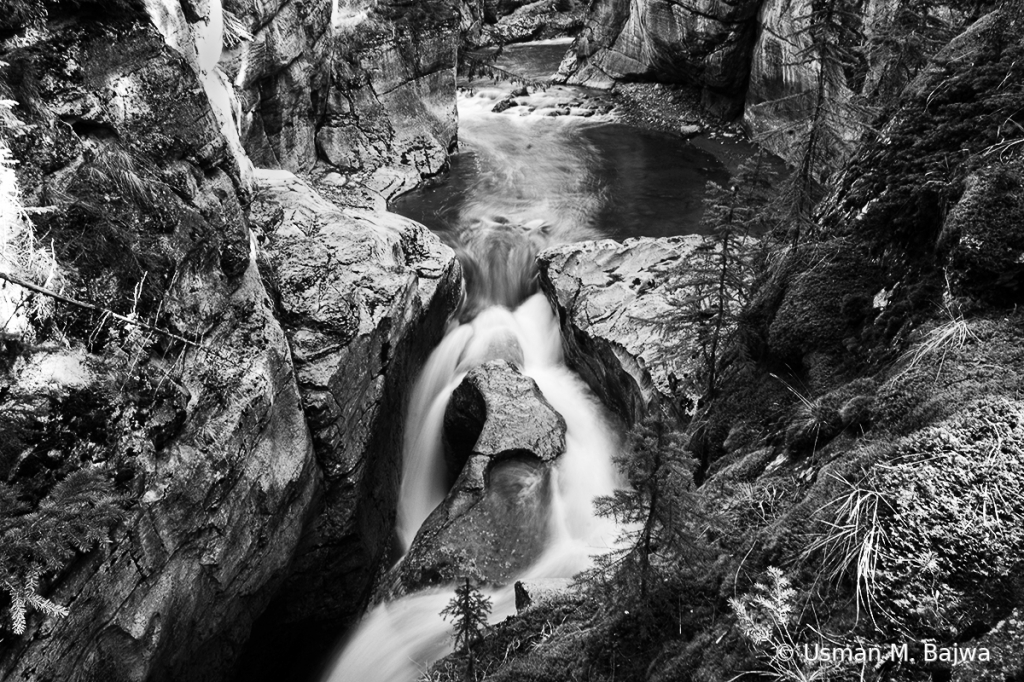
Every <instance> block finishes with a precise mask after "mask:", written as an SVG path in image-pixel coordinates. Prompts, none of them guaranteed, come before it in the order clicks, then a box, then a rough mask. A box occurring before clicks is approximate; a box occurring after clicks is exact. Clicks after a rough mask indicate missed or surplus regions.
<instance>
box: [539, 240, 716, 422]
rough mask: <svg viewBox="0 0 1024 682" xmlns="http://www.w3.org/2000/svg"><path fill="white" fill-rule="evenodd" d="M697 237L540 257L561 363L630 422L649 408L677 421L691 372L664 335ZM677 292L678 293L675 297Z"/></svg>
mask: <svg viewBox="0 0 1024 682" xmlns="http://www.w3.org/2000/svg"><path fill="white" fill-rule="evenodd" d="M699 242H700V238H699V237H696V236H690V237H671V238H668V239H651V238H648V237H643V238H640V239H627V240H626V241H625V242H623V243H619V242H615V241H612V240H603V241H594V242H580V243H577V244H570V245H566V246H559V247H555V248H552V249H548V250H546V251H543V252H542V253H541V254H540V256H539V257H538V261H539V263H540V282H541V288H542V289H543V290H544V293H545V295H547V297H548V299H549V300H550V301H551V303H552V305H554V306H555V308H556V310H558V311H559V319H560V320H562V335H563V339H564V345H565V350H566V361H567V362H568V364H569V365H570V366H571V367H572V368H573V369H575V370H576V371H577V372H579V373H580V375H581V376H582V377H583V378H584V379H585V380H586V381H587V383H588V384H590V386H591V388H592V389H593V390H594V391H595V392H596V393H597V394H598V395H599V396H601V398H602V400H603V401H604V402H605V404H606V405H609V406H611V407H612V408H613V409H614V410H615V411H616V412H617V413H618V414H619V415H621V416H622V417H623V418H624V419H626V420H627V421H628V422H629V423H636V422H637V421H639V419H640V418H641V417H642V416H643V415H644V414H645V413H646V412H647V411H648V410H650V409H664V410H666V411H667V412H668V413H669V414H672V415H675V416H679V415H680V414H681V409H682V403H683V401H685V400H686V394H687V392H688V391H689V390H690V389H691V387H690V385H689V380H690V379H691V378H692V377H693V372H694V367H693V366H692V365H691V362H692V361H691V360H690V358H689V357H687V355H686V354H685V353H680V352H679V348H680V347H685V346H686V343H687V341H688V336H687V334H688V330H687V329H685V328H678V329H677V328H673V329H671V330H669V329H667V328H666V327H665V325H664V314H665V313H666V312H668V311H670V310H671V304H670V302H669V296H670V294H671V289H670V287H669V280H670V278H672V277H673V276H678V274H679V273H681V272H683V271H684V268H685V263H686V259H687V258H688V257H689V256H690V254H691V253H692V252H693V249H694V248H695V247H696V246H697V244H699ZM677 293H678V292H677Z"/></svg>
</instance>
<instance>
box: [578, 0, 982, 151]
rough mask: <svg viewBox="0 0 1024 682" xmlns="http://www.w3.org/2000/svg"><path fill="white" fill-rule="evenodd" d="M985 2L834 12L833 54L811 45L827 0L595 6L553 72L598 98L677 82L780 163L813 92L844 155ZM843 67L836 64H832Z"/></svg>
mask: <svg viewBox="0 0 1024 682" xmlns="http://www.w3.org/2000/svg"><path fill="white" fill-rule="evenodd" d="M991 4H992V3H989V2H981V3H976V5H974V6H972V7H964V6H962V4H960V3H935V4H934V6H931V7H928V8H926V9H925V10H923V11H922V10H921V9H920V8H919V7H917V6H916V5H914V4H913V3H911V2H908V1H906V0H857V1H856V2H841V3H837V4H834V5H833V6H832V7H833V11H832V13H831V14H830V15H829V19H828V21H832V22H833V23H834V24H836V25H837V26H839V25H841V28H839V29H836V30H833V31H832V32H833V33H834V34H835V35H834V36H832V35H830V37H829V39H828V40H829V41H831V42H830V49H831V50H834V51H835V52H836V53H837V54H839V53H841V58H839V59H835V58H834V57H835V55H833V56H831V57H829V58H827V59H825V60H823V59H822V55H821V54H820V50H818V49H817V48H816V47H815V46H814V44H813V40H812V35H814V34H815V32H817V31H819V29H818V28H817V27H816V25H818V24H820V23H821V22H823V21H825V19H823V17H824V15H825V14H827V13H828V11H829V10H828V8H829V3H828V2H824V1H822V2H812V0H686V1H684V2H667V1H665V0H597V1H596V2H594V3H593V4H592V5H591V6H590V10H589V12H588V15H587V19H586V23H585V26H584V28H583V30H582V31H581V32H580V34H579V36H578V37H577V39H576V41H575V43H574V44H573V47H572V49H570V51H569V53H568V54H567V56H566V59H565V61H564V62H563V64H562V68H561V75H562V76H563V77H564V78H566V79H567V81H568V82H570V83H576V84H580V85H588V86H593V87H599V88H609V87H613V86H614V84H615V83H616V82H621V81H660V82H668V83H684V84H688V85H691V86H694V87H696V88H698V89H699V90H700V91H701V93H702V102H703V106H704V108H705V109H706V110H707V111H708V112H709V113H711V114H712V115H714V116H718V117H722V118H726V119H732V118H737V117H740V116H742V119H743V122H744V124H745V126H746V127H747V129H748V130H749V132H750V133H751V134H752V135H753V136H754V137H755V138H756V139H757V140H758V141H759V142H760V143H761V144H763V145H764V146H766V147H767V148H769V149H771V150H772V151H774V152H776V153H777V154H779V155H780V156H782V157H783V158H788V159H791V158H794V157H796V156H797V155H798V154H799V152H800V149H799V146H800V145H799V141H800V140H802V139H804V138H806V135H805V132H806V127H807V126H806V121H807V119H808V118H810V117H811V115H812V114H813V112H814V110H815V103H816V100H817V92H818V84H819V80H821V82H822V85H823V93H824V97H825V99H826V101H828V102H829V106H830V107H831V109H833V110H835V111H839V110H841V114H842V115H839V114H838V113H837V114H835V115H834V116H832V118H834V119H835V122H834V127H835V128H836V129H837V131H836V132H837V134H836V136H835V137H836V140H835V142H834V144H833V145H832V146H833V147H835V149H834V150H832V153H833V154H834V155H842V154H843V153H845V151H844V150H848V148H849V147H852V145H853V143H854V142H856V140H857V139H859V137H860V135H861V133H862V132H863V130H864V128H865V126H866V125H867V124H868V123H869V122H870V120H871V117H872V116H873V115H874V113H875V110H874V108H873V107H875V106H877V105H879V104H880V103H883V102H885V101H889V100H891V99H893V98H895V97H896V96H897V95H898V93H899V91H900V89H901V88H902V87H903V85H905V84H906V83H907V82H908V81H909V80H910V79H911V78H913V76H914V74H915V73H916V72H917V70H918V69H920V68H921V67H922V66H923V65H924V63H925V62H926V61H927V59H928V57H929V56H930V55H931V54H932V53H934V51H935V50H937V49H938V48H939V47H941V45H943V44H944V43H945V42H946V41H948V40H949V39H950V38H952V36H953V35H955V34H956V33H957V32H958V31H959V30H962V28H963V27H965V26H966V25H968V24H970V23H971V22H972V21H974V20H975V19H976V18H977V17H978V16H980V14H981V13H982V12H983V11H985V9H986V8H988V7H989V6H990V5H991ZM840 62H842V64H840Z"/></svg>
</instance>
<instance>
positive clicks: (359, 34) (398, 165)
mask: <svg viewBox="0 0 1024 682" xmlns="http://www.w3.org/2000/svg"><path fill="white" fill-rule="evenodd" d="M434 4H435V5H436V7H435V6H433V5H431V6H426V5H429V3H426V2H421V3H417V4H412V5H409V4H400V3H387V2H385V3H369V2H366V3H359V2H357V3H343V4H339V3H333V4H332V3H331V2H330V1H329V0H317V1H316V2H310V3H292V2H280V1H275V0H270V1H269V2H262V1H252V0H227V2H223V4H222V2H221V0H206V2H197V3H191V2H185V3H178V2H176V1H174V0H165V1H164V2H162V3H160V2H158V0H149V12H150V14H151V15H152V16H153V18H154V20H155V21H156V23H157V24H158V25H160V26H161V29H162V30H163V32H164V33H165V35H168V36H170V38H169V42H170V43H171V44H173V45H175V46H176V47H178V48H179V49H180V50H181V51H182V52H183V53H184V54H186V55H189V54H195V55H196V57H195V59H196V61H197V62H198V61H200V60H202V59H203V53H204V51H205V52H216V55H215V56H214V57H212V58H209V59H210V61H212V62H213V63H212V64H210V65H209V67H208V68H209V70H211V71H214V70H216V72H217V73H218V74H219V75H218V76H217V78H218V79H219V80H221V81H223V84H224V85H225V97H226V98H228V99H230V102H229V106H230V108H231V117H232V120H233V124H234V125H235V126H236V127H237V128H238V132H239V137H240V139H241V142H242V144H243V146H244V147H245V149H246V151H247V152H248V155H249V157H250V158H251V159H252V161H253V162H254V163H255V164H256V165H257V166H260V167H264V168H284V169H288V170H292V171H296V172H306V171H310V170H312V169H314V168H315V167H316V166H317V164H325V165H327V166H328V167H333V168H334V169H336V170H338V171H341V172H343V173H356V174H358V175H359V176H360V177H359V179H361V180H365V181H366V182H367V184H368V185H369V186H370V187H371V188H372V189H373V190H375V191H380V192H383V193H384V195H385V198H389V197H390V196H391V195H393V194H394V193H396V192H398V191H401V190H402V189H406V190H407V189H409V188H410V187H413V186H415V185H416V184H417V183H418V182H419V181H420V179H421V176H423V175H433V174H436V173H437V172H438V171H439V170H440V169H441V168H443V167H444V166H445V164H446V161H447V152H448V150H449V148H450V147H451V146H452V144H453V142H454V140H455V118H456V115H455V104H454V101H455V100H454V93H455V72H454V69H455V50H456V39H457V33H456V25H455V13H454V11H453V9H452V8H449V7H445V6H442V5H441V4H440V3H434ZM211 31H212V32H213V33H216V34H217V36H219V35H223V40H224V49H223V50H222V51H220V50H216V49H215V48H211V47H209V42H210V40H211V39H213V38H211V37H210V36H208V34H209V33H210V32H211ZM214 64H215V65H216V69H214ZM382 167H390V168H391V170H390V171H388V172H386V173H385V172H384V171H381V172H382V173H385V174H384V176H383V177H376V176H374V172H375V171H379V170H380V169H381V168H382ZM328 170H330V168H328Z"/></svg>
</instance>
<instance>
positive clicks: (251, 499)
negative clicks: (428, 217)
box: [0, 1, 461, 680]
mask: <svg viewBox="0 0 1024 682" xmlns="http://www.w3.org/2000/svg"><path fill="white" fill-rule="evenodd" d="M54 7H56V9H54V8H51V10H50V22H49V23H46V24H40V26H39V28H38V29H34V30H33V31H31V32H29V33H27V34H24V35H21V36H15V37H14V38H12V39H7V38H5V39H4V42H3V43H2V44H0V57H2V60H3V61H4V62H8V63H9V64H10V66H9V67H5V68H3V69H2V70H0V99H3V100H11V101H13V102H15V103H16V104H15V106H14V107H13V108H12V109H11V110H10V111H9V112H8V111H7V109H6V107H0V116H2V123H0V133H2V134H3V136H4V138H5V139H6V141H7V143H8V145H9V146H10V148H11V149H12V151H13V154H14V156H15V158H16V159H17V160H18V162H19V164H18V166H17V174H18V180H19V184H20V186H21V188H22V192H23V195H24V197H23V198H24V201H25V203H26V205H28V206H42V205H45V206H50V207H52V208H50V209H47V211H46V212H44V213H40V214H39V215H37V216H35V221H34V222H35V228H36V232H37V234H38V236H40V237H41V238H42V239H45V241H46V243H48V244H50V243H52V249H53V255H54V256H55V269H54V271H53V273H51V274H52V275H54V276H53V277H51V279H50V280H49V282H48V283H47V286H50V287H53V288H60V289H61V292H62V293H63V294H64V295H65V296H70V297H72V298H75V299H81V300H84V301H87V302H88V303H90V304H92V305H96V306H100V307H102V308H108V309H111V310H113V311H114V312H116V313H118V314H121V315H126V316H129V317H134V318H136V319H142V320H147V321H150V322H151V323H152V324H154V325H155V326H157V327H159V328H160V329H162V330H164V331H163V332H144V331H141V330H140V329H138V328H136V327H133V326H131V325H128V326H124V325H122V324H121V323H120V322H113V321H111V320H110V319H109V318H105V317H104V316H103V315H101V314H99V313H97V312H95V311H90V310H86V309H81V308H78V307H76V306H74V305H67V304H57V305H56V306H53V305H51V306H50V307H49V308H47V310H50V311H51V312H52V315H51V316H50V317H47V318H45V319H43V318H42V317H39V316H36V317H34V318H33V325H32V331H30V332H24V330H22V331H20V332H19V335H18V336H17V337H11V338H8V336H7V335H5V336H4V339H3V344H2V350H3V354H4V357H3V361H2V362H0V369H2V371H3V373H2V375H0V382H2V383H0V387H2V389H3V390H0V413H2V417H0V418H2V419H3V420H4V423H5V427H4V430H5V431H6V430H7V426H6V424H11V425H12V431H11V433H12V434H14V436H13V440H10V442H5V443H4V445H3V447H2V448H0V455H2V456H0V465H2V466H0V474H2V475H3V477H4V480H5V481H7V482H8V483H10V484H11V485H19V486H28V488H25V489H26V490H29V488H31V493H32V494H33V495H42V494H45V492H46V491H47V490H48V489H49V488H50V487H52V486H53V485H54V483H55V482H57V481H59V480H61V478H62V477H64V476H66V475H67V474H68V472H72V471H76V470H80V469H83V468H84V469H88V470H90V471H96V472H99V473H100V474H102V475H105V476H107V477H109V478H110V480H111V481H112V484H114V485H116V486H117V489H118V491H119V492H121V493H123V494H124V495H125V499H126V500H127V502H126V505H127V508H126V511H125V520H124V522H123V523H122V524H121V525H120V526H119V527H118V528H116V529H115V530H114V536H113V542H112V544H111V546H110V548H109V551H106V552H100V551H96V552H93V553H90V554H88V555H86V556H82V557H79V558H78V559H77V560H76V561H75V562H74V563H73V564H71V565H70V566H69V567H68V568H67V569H66V570H65V571H64V572H63V573H61V574H60V575H49V574H47V575H46V576H45V578H46V579H48V580H51V583H50V584H49V586H48V587H47V585H44V589H47V588H48V589H49V590H50V591H49V592H48V594H49V595H50V597H51V598H53V599H54V600H55V601H57V602H58V603H61V604H64V605H66V606H68V608H69V610H70V613H71V615H70V616H68V617H67V618H64V619H43V618H42V617H41V616H40V615H39V614H34V615H33V614H31V613H30V616H31V617H30V621H29V626H30V627H29V631H28V633H27V634H26V635H24V636H22V637H21V638H15V637H10V638H5V639H4V641H3V642H2V643H0V676H2V677H4V678H5V679H25V680H29V679H32V680H36V679H62V680H79V679H81V680H92V679H99V678H102V677H110V676H114V677H115V678H116V679H125V680H163V679H194V680H207V679H209V680H220V679H225V677H227V676H228V675H229V674H230V672H231V669H232V667H233V665H234V662H235V661H236V659H237V658H238V657H239V655H240V654H241V652H242V648H243V645H244V644H245V643H246V641H247V640H249V639H250V634H251V630H252V628H253V624H254V622H255V621H256V619H257V617H258V616H259V615H260V614H261V613H262V612H264V611H265V609H266V608H267V606H268V604H270V603H271V600H272V598H273V597H274V595H275V594H277V595H279V596H278V598H277V600H276V601H275V602H273V605H272V606H271V609H270V611H269V613H270V614H272V615H271V616H269V617H268V618H267V619H266V620H265V621H261V622H260V623H259V624H258V626H257V634H259V633H263V634H265V635H268V636H270V637H271V638H273V635H275V634H279V631H278V630H276V629H275V628H274V627H265V623H271V624H276V623H277V619H280V621H279V624H280V625H281V626H282V627H285V628H289V629H290V630H291V631H292V632H293V633H300V632H302V629H301V628H302V627H303V626H306V627H307V628H312V626H311V625H310V624H311V623H315V624H316V626H317V628H319V627H320V626H322V625H323V624H324V623H327V622H329V623H330V624H332V625H333V626H335V627H340V625H341V624H343V623H345V622H347V620H348V619H351V618H352V617H354V615H355V614H356V613H358V611H359V609H360V608H361V605H362V604H363V603H365V601H366V600H367V599H368V596H369V594H368V591H369V582H370V579H371V577H372V574H373V572H374V571H375V570H376V568H377V564H378V562H380V561H381V559H382V558H383V557H384V556H385V555H386V552H387V550H388V547H389V544H390V535H391V527H392V525H393V517H394V504H395V496H396V494H397V488H398V472H399V466H398V456H399V452H400V434H401V423H400V420H401V415H402V413H403V407H404V405H403V398H402V396H403V395H404V393H405V389H406V385H407V383H408V382H410V381H411V379H412V377H413V375H414V374H415V372H416V371H417V368H418V366H419V363H420V362H422V360H423V354H424V353H425V352H426V350H427V349H429V347H430V346H431V345H432V344H433V343H434V342H435V341H436V340H438V339H439V338H440V336H441V334H442V331H443V328H444V325H445V324H446V322H447V320H448V317H449V315H450V314H451V312H452V311H453V310H454V308H455V306H456V304H457V302H458V297H459V295H460V291H461V275H460V272H459V270H458V267H457V264H456V261H455V259H454V255H453V254H452V252H451V251H450V250H449V249H447V248H446V247H443V246H442V245H441V244H440V242H439V241H438V240H436V238H434V237H433V236H432V235H430V234H429V232H427V231H426V229H425V228H423V227H421V226H419V225H416V224H414V223H411V222H409V221H406V220H403V219H400V218H398V217H397V216H392V215H388V214H384V213H380V212H379V211H373V210H369V209H362V210H361V209H357V208H345V207H344V206H345V205H346V204H359V205H370V206H376V207H378V208H379V207H380V206H381V204H382V203H383V197H384V196H387V195H388V193H389V192H392V191H397V189H399V188H407V187H409V186H410V185H411V184H413V183H415V182H418V181H419V180H420V179H421V178H422V176H423V175H429V174H431V173H435V172H437V170H438V169H439V168H440V167H441V166H442V165H443V164H444V163H445V159H446V156H445V154H446V152H447V149H448V146H449V145H450V143H451V140H452V139H453V136H454V73H453V64H454V61H453V60H454V42H453V41H452V38H451V35H452V34H450V33H446V32H445V31H446V30H447V29H446V28H445V26H439V25H437V24H436V23H435V24H429V23H428V24H425V25H420V26H418V29H419V30H417V31H413V30H411V29H410V28H409V26H410V25H411V23H410V22H409V21H406V22H405V24H404V26H405V28H404V29H403V28H400V27H399V24H400V23H401V22H400V19H401V17H390V18H385V19H380V18H379V17H378V19H377V20H376V21H377V22H378V23H377V24H376V26H377V29H376V30H381V26H387V25H388V23H387V22H389V21H390V22H392V24H391V25H392V26H393V27H394V28H395V30H394V31H393V32H392V34H391V39H389V40H385V41H377V42H374V41H364V42H361V43H360V44H359V46H358V48H359V49H358V50H356V49H354V48H353V49H349V48H351V47H352V46H351V45H350V44H348V43H345V42H344V40H343V39H342V38H340V37H339V35H340V34H339V32H338V27H339V26H340V25H343V24H344V23H345V21H346V20H347V19H346V18H345V17H339V16H335V17H334V21H333V26H334V30H333V31H332V29H331V26H332V21H331V7H330V3H326V4H325V3H314V4H309V3H281V4H272V5H262V4H256V5H243V4H238V3H227V4H225V5H224V6H223V7H222V6H220V4H219V3H217V2H216V1H214V2H211V3H181V4H180V5H179V4H178V3H175V2H169V3H166V4H150V5H149V6H148V7H147V8H145V9H144V8H142V7H136V6H134V5H131V4H125V5H124V6H123V7H120V6H119V9H117V10H113V9H108V10H106V12H107V13H106V15H105V14H104V10H103V9H97V8H96V7H94V6H92V5H89V6H87V7H86V8H85V9H83V10H81V11H79V10H77V9H74V8H66V7H61V6H54ZM103 16H110V17H112V18H108V19H102V18H101V17H103ZM117 17H121V18H117ZM349 19H351V18H349ZM5 21H6V18H5ZM355 23H357V24H359V25H360V26H361V25H362V24H361V23H359V22H355ZM211 27H213V29H211ZM0 28H2V30H3V31H6V30H7V26H6V24H4V25H3V26H2V27H0ZM211 30H212V31H213V33H212V34H211V33H210V31H211ZM4 35H5V36H7V35H8V34H6V33H4ZM375 35H376V34H375ZM222 40H223V49H222V46H221V41H222ZM211 41H213V42H211ZM342 47H344V48H345V50H342ZM346 50H347V51H346ZM325 64H326V66H325ZM325 68H326V69H327V70H326V72H322V71H321V70H322V69H325ZM346 103H348V104H346ZM332 107H333V108H332ZM346 117H347V118H346ZM346 126H348V128H350V129H351V130H352V131H354V132H353V135H354V137H351V138H350V137H345V136H344V135H341V136H335V137H336V138H337V139H334V138H332V136H334V135H335V133H334V132H330V131H337V130H341V129H346ZM324 130H328V131H329V132H328V133H325V134H324V135H319V133H321V132H323V131H324ZM360 135H362V136H363V137H362V138H360V137H359V136H360ZM371 137H372V141H370V142H366V143H365V144H363V142H361V141H360V140H364V139H365V140H370V139H371ZM332 139H334V141H332ZM377 142H379V143H380V144H379V146H374V145H376V143H377ZM243 143H244V146H243ZM361 145H363V146H361ZM246 149H248V150H249V151H250V152H251V153H252V157H253V159H255V160H256V162H257V163H256V165H257V166H260V165H267V164H272V165H277V166H287V167H290V168H295V169H306V170H309V169H313V168H314V166H315V165H316V164H317V163H320V164H321V168H320V169H319V170H317V172H316V173H315V174H314V176H315V181H316V184H317V187H318V188H319V191H318V189H314V188H313V187H312V186H311V185H310V184H308V183H306V182H305V181H303V180H300V179H299V178H297V177H295V176H294V175H292V174H291V173H289V172H287V171H283V170H279V171H265V170H260V171H254V169H253V167H252V164H251V162H250V159H249V156H248V155H247V154H246ZM342 152H345V153H349V152H351V153H352V154H353V157H352V158H353V159H355V158H356V157H358V159H357V160H356V161H352V160H348V161H343V160H342V159H340V157H339V156H338V155H339V154H341V153H342ZM364 152H365V153H364ZM360 155H361V156H360ZM331 164H333V168H332V167H331ZM325 165H326V167H324V166H325ZM388 167H390V168H391V169H392V170H382V169H385V168H388ZM341 171H344V172H345V175H342V173H341ZM357 186H358V187H360V188H361V189H360V190H359V191H353V190H352V189H351V188H353V187H357ZM325 195H327V196H329V197H330V198H331V199H334V200H335V201H336V202H337V203H332V202H331V201H329V200H328V199H327V198H325ZM5 286H11V285H5ZM40 310H42V308H40ZM23 332H24V333H23ZM26 334H27V335H26ZM54 341H59V344H62V345H67V346H69V347H70V349H71V350H68V351H62V350H59V348H49V347H48V346H43V345H40V344H43V343H49V344H52V342H54ZM200 346H201V347H200ZM47 368H49V369H47ZM46 377H51V379H52V381H53V383H47V381H49V380H47V379H46ZM25 405H28V406H30V407H31V409H27V410H26V409H25V407H24V406H25ZM47 424H50V425H51V426H46V425H47ZM58 427H59V428H58ZM55 428H58V431H54V429H55ZM54 434H58V435H59V438H58V436H57V435H54ZM60 434H62V435H60ZM55 439H56V440H55ZM282 585H283V588H282ZM282 589H283V591H282ZM306 631H310V630H309V629H307V630H306ZM334 632H336V630H334V631H327V630H325V631H324V635H325V637H327V638H333V634H334ZM256 641H257V642H260V641H266V640H260V639H259V638H258V637H257V640H256ZM276 642H277V644H278V645H282V646H283V645H284V644H283V642H284V640H283V639H278V640H276ZM318 642H319V643H323V642H322V640H318ZM332 643H333V642H330V644H332ZM328 645H329V644H328ZM272 654H273V652H271V655H272ZM254 660H255V661H256V663H257V664H258V663H259V661H260V660H261V659H259V658H258V657H255V658H254Z"/></svg>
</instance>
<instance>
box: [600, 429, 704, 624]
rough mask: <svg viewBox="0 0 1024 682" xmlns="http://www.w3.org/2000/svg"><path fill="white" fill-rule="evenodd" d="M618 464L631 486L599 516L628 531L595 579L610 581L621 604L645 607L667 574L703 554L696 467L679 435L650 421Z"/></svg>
mask: <svg viewBox="0 0 1024 682" xmlns="http://www.w3.org/2000/svg"><path fill="white" fill-rule="evenodd" d="M616 463H617V464H618V466H619V468H620V469H621V470H622V471H623V473H624V474H625V475H626V477H627V479H628V480H629V483H630V487H629V488H626V489H622V490H617V491H615V493H614V494H613V495H611V496H608V497H602V498H598V500H597V501H596V502H595V504H596V507H597V513H598V514H599V515H601V516H609V517H612V518H614V519H615V520H616V521H618V522H619V523H620V524H622V525H623V527H624V530H623V532H622V535H621V536H620V538H619V543H618V549H617V550H615V551H612V552H610V553H608V554H605V555H604V556H602V557H599V558H598V559H597V560H596V568H595V570H594V571H593V572H592V574H591V575H590V576H589V577H590V578H597V579H598V580H599V581H604V582H605V583H608V582H609V581H610V582H611V584H612V585H613V586H614V589H615V591H616V595H617V597H618V600H620V601H623V600H624V601H626V602H631V601H636V602H638V604H639V606H641V607H642V606H647V605H649V604H650V601H651V600H652V598H654V597H655V589H654V588H655V586H656V584H657V583H658V582H660V578H662V577H663V571H665V570H669V569H673V568H678V567H679V564H680V563H685V559H687V558H692V556H693V555H694V554H695V553H697V552H699V548H700V542H699V540H698V538H697V534H696V533H695V532H694V531H693V530H692V529H693V528H694V526H695V523H694V522H695V521H696V520H697V519H700V518H701V517H702V514H701V513H700V510H699V508H698V506H697V504H696V498H695V495H694V493H693V471H694V467H695V462H694V460H693V459H692V458H691V457H690V456H689V455H688V454H687V453H686V451H685V446H684V442H683V437H682V435H681V434H680V433H679V432H677V431H674V430H672V429H670V428H669V427H668V426H667V425H666V424H665V423H664V422H663V421H661V420H660V419H657V418H654V417H648V418H646V419H645V420H644V421H643V422H641V423H640V424H638V425H637V426H636V427H634V429H633V430H632V431H631V432H630V435H629V447H628V448H627V450H626V451H625V452H623V453H622V454H620V455H619V457H617V458H616ZM634 588H638V592H637V593H633V592H632V590H633V589H634Z"/></svg>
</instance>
